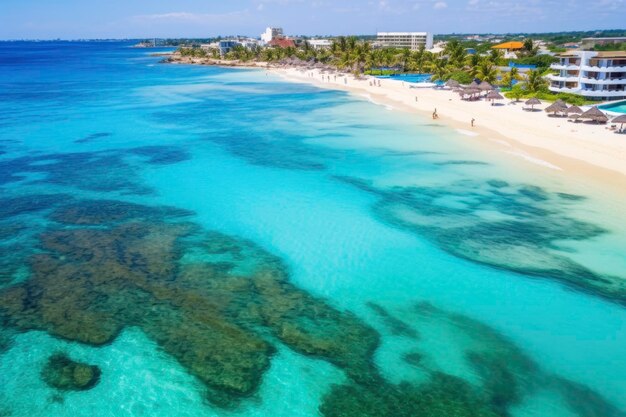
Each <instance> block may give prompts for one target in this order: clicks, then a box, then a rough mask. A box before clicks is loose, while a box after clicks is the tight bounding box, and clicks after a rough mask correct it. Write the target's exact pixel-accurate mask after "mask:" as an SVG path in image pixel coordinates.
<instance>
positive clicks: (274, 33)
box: [261, 27, 284, 44]
mask: <svg viewBox="0 0 626 417" xmlns="http://www.w3.org/2000/svg"><path fill="white" fill-rule="evenodd" d="M282 36H284V35H283V28H272V27H268V28H266V29H265V32H263V33H261V42H262V43H263V44H267V43H270V42H271V41H273V40H274V39H276V38H280V37H282Z"/></svg>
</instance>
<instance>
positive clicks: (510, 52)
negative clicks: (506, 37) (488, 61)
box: [491, 41, 524, 58]
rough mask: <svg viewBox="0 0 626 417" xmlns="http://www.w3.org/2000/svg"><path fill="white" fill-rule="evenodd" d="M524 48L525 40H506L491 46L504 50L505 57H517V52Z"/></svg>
mask: <svg viewBox="0 0 626 417" xmlns="http://www.w3.org/2000/svg"><path fill="white" fill-rule="evenodd" d="M523 48H524V42H519V41H511V42H504V43H500V44H498V45H494V46H492V47H491V49H498V50H500V51H504V57H505V58H515V53H516V52H517V51H519V50H521V49H523Z"/></svg>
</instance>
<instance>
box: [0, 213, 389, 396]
mask: <svg viewBox="0 0 626 417" xmlns="http://www.w3.org/2000/svg"><path fill="white" fill-rule="evenodd" d="M188 214H190V213H189V212H185V211H181V210H178V209H171V208H166V207H144V206H139V205H135V204H130V203H123V202H114V201H81V202H71V203H70V204H68V205H65V206H62V207H59V208H57V209H56V210H55V211H53V212H52V213H51V214H50V218H51V219H54V220H55V221H56V222H59V223H62V224H65V225H76V227H70V228H67V227H60V228H58V229H57V228H51V229H50V230H47V231H46V232H44V233H42V234H41V236H40V248H41V252H40V253H37V254H34V255H32V256H31V258H30V261H29V263H30V268H31V274H32V275H31V277H30V278H29V279H28V280H27V281H25V282H23V283H20V284H18V285H14V286H12V287H9V288H7V289H4V290H2V291H0V316H1V317H2V321H3V322H4V323H5V325H9V326H11V327H14V328H17V329H19V330H45V331H47V332H48V333H50V334H51V335H54V336H57V337H61V338H65V339H68V340H72V341H77V342H81V343H86V344H90V345H94V346H98V345H102V344H106V343H110V342H111V341H112V340H113V339H114V338H115V337H116V336H117V334H118V333H119V332H120V331H121V330H122V329H123V328H124V327H126V326H137V327H139V328H141V329H142V330H143V331H144V332H145V333H146V334H147V335H148V336H149V337H150V338H152V339H153V340H155V341H156V342H157V343H158V344H159V346H160V347H161V348H162V349H163V350H164V351H165V352H167V353H168V354H170V355H171V356H172V357H174V358H176V359H177V360H178V361H179V362H180V363H181V364H182V365H183V366H184V367H185V368H186V369H188V371H189V372H190V373H191V374H193V375H195V376H196V377H197V378H198V379H199V380H201V381H202V382H203V383H204V384H205V385H206V387H207V389H208V391H209V394H208V395H209V398H210V399H211V400H212V401H213V402H215V403H216V404H219V405H222V406H229V405H231V404H232V403H233V401H235V400H236V399H237V398H239V397H242V396H246V395H248V394H250V393H252V392H253V391H254V390H255V389H256V388H257V387H258V385H259V383H260V379H261V376H262V375H263V372H264V371H265V370H266V369H267V368H268V366H269V361H270V358H271V355H272V353H273V352H274V343H276V341H278V340H280V341H281V342H282V343H284V344H286V345H288V346H289V347H291V348H292V349H294V350H296V351H298V352H300V353H302V354H306V355H311V356H315V357H319V358H324V359H326V360H328V361H330V362H332V363H334V364H335V365H337V366H339V367H341V368H343V369H344V370H345V371H346V373H347V374H348V375H350V376H351V377H352V378H353V379H355V380H359V381H363V382H366V381H369V380H371V379H374V378H377V374H376V370H375V369H374V367H373V365H372V360H371V357H372V354H373V352H374V350H375V349H376V346H377V344H378V334H377V333H376V332H375V331H374V330H373V329H371V328H370V327H368V326H367V325H365V324H364V323H362V322H361V321H360V320H358V319H357V318H356V317H355V316H353V315H352V314H349V313H342V312H340V311H337V310H335V309H333V308H332V307H331V306H329V305H328V304H326V303H325V302H323V301H321V300H319V299H316V298H314V297H312V296H310V295H308V294H306V293H305V292H303V291H301V290H299V289H297V288H296V287H294V286H293V285H292V284H290V283H289V282H288V279H287V274H286V272H285V269H284V267H283V265H282V263H281V262H280V261H279V260H278V259H276V258H275V257H273V256H271V255H269V254H267V253H266V252H264V251H262V250H261V249H260V248H258V247H256V246H255V245H254V244H252V243H250V242H247V241H242V240H236V239H233V238H230V237H228V236H224V235H222V234H219V233H206V232H204V231H202V230H200V229H199V228H198V227H197V226H196V225H194V224H192V223H189V222H185V221H177V220H184V216H185V215H188ZM181 218H182V219H181ZM166 220H167V222H166ZM186 254H187V255H190V254H191V255H193V256H192V258H193V259H194V261H189V262H186V261H185V260H184V259H183V257H184V255H186ZM225 265H228V267H225Z"/></svg>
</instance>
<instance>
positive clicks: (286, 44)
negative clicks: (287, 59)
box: [267, 38, 296, 48]
mask: <svg viewBox="0 0 626 417" xmlns="http://www.w3.org/2000/svg"><path fill="white" fill-rule="evenodd" d="M267 44H268V45H269V46H278V47H279V48H295V47H296V43H295V42H294V41H293V40H292V39H284V38H282V39H280V38H278V39H272V40H271V41H269V42H268V43H267Z"/></svg>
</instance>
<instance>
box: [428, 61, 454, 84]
mask: <svg viewBox="0 0 626 417" xmlns="http://www.w3.org/2000/svg"><path fill="white" fill-rule="evenodd" d="M431 72H432V73H433V76H432V79H433V80H441V81H444V80H445V79H446V77H447V76H448V74H449V73H450V70H449V68H448V60H447V59H445V58H439V59H436V60H435V61H434V62H433V63H432V67H431Z"/></svg>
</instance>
